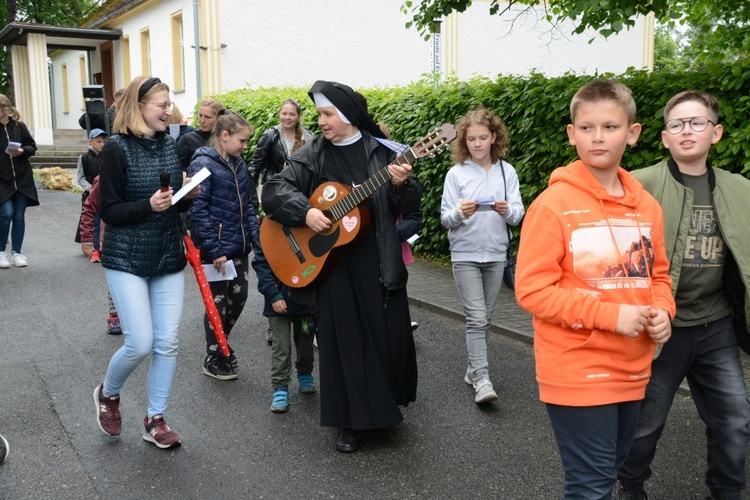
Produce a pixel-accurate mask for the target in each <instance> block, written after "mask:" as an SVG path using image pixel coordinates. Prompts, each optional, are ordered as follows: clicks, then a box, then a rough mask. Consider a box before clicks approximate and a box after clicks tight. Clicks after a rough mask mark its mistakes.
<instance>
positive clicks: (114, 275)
mask: <svg viewBox="0 0 750 500" xmlns="http://www.w3.org/2000/svg"><path fill="white" fill-rule="evenodd" d="M104 271H105V275H106V277H107V284H108V285H109V291H110V293H111V294H112V300H114V302H115V307H117V312H118V314H119V316H120V326H121V327H122V333H123V337H124V339H125V344H124V345H123V346H122V347H121V348H120V349H119V350H118V351H117V352H116V353H115V355H114V356H112V359H111V360H110V362H109V368H108V370H107V377H106V378H105V379H104V394H106V395H107V396H114V395H115V394H120V389H122V386H123V385H124V384H125V381H126V380H127V379H128V377H129V376H130V374H131V373H133V371H134V370H135V369H136V367H138V365H139V364H140V363H141V361H143V360H144V359H145V358H147V357H148V355H149V354H151V366H150V368H149V371H148V416H149V417H153V416H154V415H159V414H163V413H164V411H165V410H166V408H167V402H168V400H169V394H170V392H171V391H172V382H173V381H174V375H175V371H176V369H177V333H178V331H179V326H180V319H181V318H182V306H183V299H184V295H185V274H184V272H183V271H180V272H177V273H173V274H165V275H162V276H155V277H153V278H141V277H139V276H136V275H134V274H130V273H126V272H122V271H115V270H112V269H105V270H104Z"/></svg>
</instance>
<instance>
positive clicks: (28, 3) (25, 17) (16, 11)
mask: <svg viewBox="0 0 750 500" xmlns="http://www.w3.org/2000/svg"><path fill="white" fill-rule="evenodd" d="M100 3H102V2H101V0H6V1H5V2H3V3H0V18H2V19H5V24H9V23H12V22H27V23H39V24H50V25H53V26H76V25H77V24H78V23H79V22H80V21H81V19H83V18H85V17H86V15H87V14H88V13H90V12H91V10H92V9H93V8H94V7H96V6H98V5H99V4H100ZM0 92H2V93H3V94H6V95H13V93H14V89H13V62H12V61H11V57H10V50H8V47H6V46H1V47H0Z"/></svg>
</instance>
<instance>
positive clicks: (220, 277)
mask: <svg viewBox="0 0 750 500" xmlns="http://www.w3.org/2000/svg"><path fill="white" fill-rule="evenodd" d="M203 272H204V274H205V275H206V279H207V280H208V281H209V282H211V281H229V280H233V279H234V278H236V277H237V268H236V267H234V261H233V260H231V259H229V260H228V261H226V263H225V264H224V274H221V272H220V271H217V270H216V268H215V267H214V265H213V264H203Z"/></svg>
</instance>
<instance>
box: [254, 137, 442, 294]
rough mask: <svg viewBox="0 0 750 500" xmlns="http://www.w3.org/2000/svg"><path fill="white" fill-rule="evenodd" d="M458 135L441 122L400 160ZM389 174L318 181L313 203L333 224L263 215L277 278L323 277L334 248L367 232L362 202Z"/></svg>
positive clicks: (312, 280)
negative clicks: (321, 227)
mask: <svg viewBox="0 0 750 500" xmlns="http://www.w3.org/2000/svg"><path fill="white" fill-rule="evenodd" d="M455 138H456V131H455V129H454V128H453V125H450V124H445V125H442V126H440V127H438V128H437V129H435V130H433V131H432V132H430V133H429V134H428V135H427V136H425V137H424V138H423V139H421V140H420V141H419V142H417V143H416V144H415V145H414V146H412V147H410V148H409V149H407V150H406V152H404V153H403V154H402V156H401V157H400V158H399V161H400V162H402V163H403V162H406V163H409V164H411V163H412V162H413V161H414V160H416V159H417V158H424V157H425V156H428V155H432V154H434V153H436V152H437V151H439V150H440V149H442V148H444V147H446V146H447V145H448V144H449V143H450V142H451V141H452V140H453V139H455ZM389 180H391V175H390V173H389V172H388V167H387V166H386V167H384V168H383V169H381V170H380V171H378V172H377V173H376V174H375V175H373V176H372V177H370V178H369V179H367V180H366V181H365V182H363V183H362V184H360V185H359V186H356V187H355V188H351V187H349V186H347V185H345V184H340V183H338V182H324V183H323V184H321V185H320V186H318V188H317V189H316V190H315V192H313V195H312V196H311V197H310V204H311V205H312V206H313V207H314V208H317V209H319V210H321V211H322V212H323V214H324V215H325V216H326V217H327V218H328V219H329V220H330V221H331V227H330V228H329V229H328V230H326V231H323V232H320V233H316V232H315V231H313V230H312V229H310V228H309V227H307V226H294V227H289V226H284V225H282V224H279V223H278V222H276V221H273V220H271V219H270V218H269V217H266V218H264V219H263V222H262V223H261V225H260V244H261V247H262V248H263V253H264V254H265V256H266V259H267V260H268V264H269V265H270V266H271V269H272V270H273V272H274V274H276V276H277V277H278V278H279V280H281V282H282V283H284V284H286V285H287V286H290V287H292V288H302V287H306V286H310V285H314V284H316V283H317V282H318V281H319V280H322V279H323V278H325V277H326V276H327V274H328V273H329V272H330V271H331V269H332V267H333V265H334V264H335V253H336V252H335V250H336V249H337V248H340V247H342V246H344V245H347V244H349V243H352V242H355V241H358V240H360V239H361V238H363V237H364V236H365V235H367V231H368V230H369V228H370V214H369V212H368V210H367V207H365V206H364V205H362V206H360V205H361V204H362V202H364V201H365V200H367V198H369V197H370V195H372V193H374V192H375V191H377V190H378V189H380V188H381V187H383V186H384V185H385V184H386V183H387V182H388V181H389Z"/></svg>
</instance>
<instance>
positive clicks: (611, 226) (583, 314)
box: [516, 160, 675, 406]
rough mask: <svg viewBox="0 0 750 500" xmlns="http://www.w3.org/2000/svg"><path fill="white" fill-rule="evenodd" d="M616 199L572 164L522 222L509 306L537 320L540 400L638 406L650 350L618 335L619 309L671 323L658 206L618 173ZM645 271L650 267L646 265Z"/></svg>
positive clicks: (645, 341)
mask: <svg viewBox="0 0 750 500" xmlns="http://www.w3.org/2000/svg"><path fill="white" fill-rule="evenodd" d="M618 176H619V178H620V181H621V182H622V185H623V187H624V188H625V196H624V197H622V198H619V199H618V198H615V197H613V196H611V195H610V194H608V193H607V191H606V190H605V189H604V187H603V186H602V185H601V183H599V181H598V180H597V179H596V177H594V175H593V174H592V173H591V172H590V171H589V170H588V168H587V167H586V166H585V165H584V164H583V162H581V161H580V160H579V161H576V162H574V163H572V164H570V165H568V166H566V167H562V168H558V169H556V170H555V171H554V172H553V173H552V176H551V178H550V182H549V187H548V188H547V189H546V190H544V192H543V193H542V194H541V195H539V197H538V198H537V199H536V200H535V201H534V203H532V205H531V207H529V210H528V212H527V213H526V218H525V219H524V222H523V228H522V230H521V242H520V247H519V251H518V265H517V268H516V298H517V300H518V303H519V305H520V306H521V307H522V308H524V309H525V310H527V311H529V312H530V313H531V314H533V316H534V320H533V323H534V356H535V359H536V374H537V382H538V383H539V393H540V399H541V400H542V401H544V402H545V403H552V404H557V405H565V406H596V405H602V404H611V403H619V402H623V401H635V400H640V399H643V397H644V394H645V391H646V384H647V383H648V378H649V376H650V375H651V360H652V357H653V353H654V349H655V346H656V344H655V343H654V342H653V340H651V337H649V336H648V334H647V333H645V332H644V333H641V335H639V336H638V338H630V337H626V336H624V335H621V334H619V333H616V332H615V327H616V325H617V317H618V313H619V307H620V304H635V305H651V306H653V307H657V308H660V309H664V310H666V311H668V312H669V314H670V315H671V317H674V313H675V303H674V299H673V298H672V292H671V288H672V280H671V279H670V278H669V274H668V272H669V262H668V261H667V257H666V253H665V249H664V236H663V218H662V211H661V208H660V207H659V204H658V202H657V201H656V200H655V199H654V198H653V197H652V196H651V195H650V194H649V193H648V192H646V191H645V190H644V189H643V187H642V186H641V184H640V183H639V182H638V181H637V180H636V179H635V178H634V177H632V176H631V175H630V174H629V173H628V172H626V171H625V170H624V169H622V168H620V169H619V170H618ZM648 264H650V265H648Z"/></svg>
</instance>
